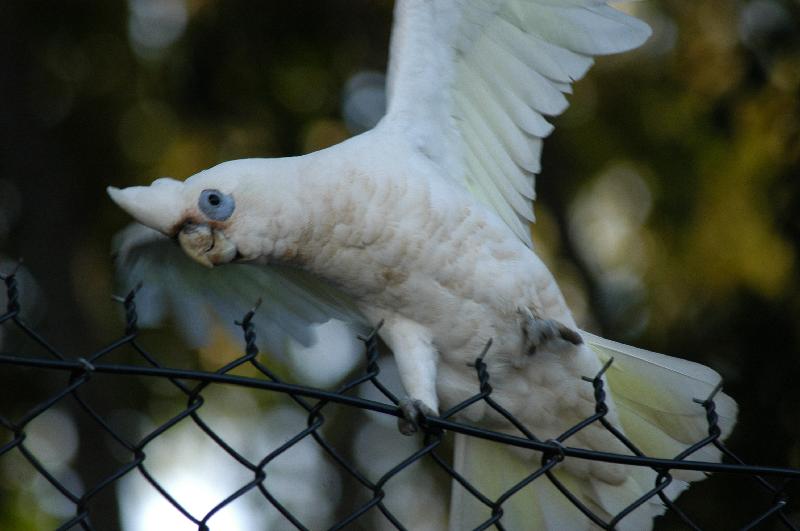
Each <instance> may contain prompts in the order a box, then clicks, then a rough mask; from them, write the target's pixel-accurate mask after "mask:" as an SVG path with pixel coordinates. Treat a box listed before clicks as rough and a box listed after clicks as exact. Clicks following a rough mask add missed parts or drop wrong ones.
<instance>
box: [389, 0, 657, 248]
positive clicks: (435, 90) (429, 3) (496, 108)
mask: <svg viewBox="0 0 800 531" xmlns="http://www.w3.org/2000/svg"><path fill="white" fill-rule="evenodd" d="M394 24H395V26H394V30H393V34H392V46H391V57H390V64H389V80H388V87H387V90H388V97H389V104H388V112H387V116H386V118H385V119H384V124H383V125H384V126H390V127H391V126H395V127H396V128H397V129H398V130H399V131H402V132H403V134H406V135H408V137H409V139H410V140H411V142H412V143H413V144H414V145H415V146H417V148H418V149H419V150H421V151H423V152H424V153H425V155H426V156H427V157H429V158H430V159H432V160H434V161H435V162H437V163H438V164H439V165H440V166H441V167H442V168H443V169H444V171H445V172H446V173H447V174H449V175H450V176H451V177H453V178H454V179H456V180H458V181H460V182H461V183H462V184H463V185H464V186H466V187H467V188H468V189H469V190H470V192H472V193H473V194H474V195H475V196H477V197H478V198H479V199H480V200H481V201H483V202H484V203H485V204H487V205H488V206H490V207H491V208H493V209H494V210H495V211H496V212H497V213H498V214H499V215H500V217H501V218H502V219H503V220H504V221H505V222H506V223H507V224H508V226H509V227H511V229H512V230H513V231H514V232H515V233H516V234H517V235H518V236H519V237H520V238H521V239H522V240H523V241H525V242H526V243H527V244H528V245H530V233H529V222H530V221H533V219H534V217H533V205H532V201H531V200H532V199H533V198H534V197H535V192H534V176H535V175H536V174H537V173H539V170H540V166H539V158H540V153H541V149H542V139H543V138H545V137H546V136H547V135H549V134H550V132H551V131H552V130H553V126H552V125H551V124H550V123H549V122H548V121H547V120H546V119H545V116H555V115H558V114H560V113H562V112H563V111H564V110H565V109H566V108H567V106H568V102H567V99H566V97H565V96H564V94H568V93H570V91H571V83H572V82H573V81H575V80H577V79H580V78H581V77H582V76H583V75H584V74H585V73H586V71H587V70H588V69H589V67H590V66H591V65H592V62H593V59H592V57H593V56H595V55H602V54H611V53H616V52H622V51H625V50H630V49H632V48H635V47H637V46H639V45H640V44H642V43H643V42H644V41H645V40H646V39H647V38H648V36H649V35H650V28H649V27H648V26H647V24H645V23H644V22H641V21H640V20H638V19H635V18H633V17H630V16H628V15H626V14H624V13H622V12H620V11H617V10H616V9H614V8H612V7H610V6H608V5H607V2H606V1H605V0H398V1H397V4H396V6H395V23H394Z"/></svg>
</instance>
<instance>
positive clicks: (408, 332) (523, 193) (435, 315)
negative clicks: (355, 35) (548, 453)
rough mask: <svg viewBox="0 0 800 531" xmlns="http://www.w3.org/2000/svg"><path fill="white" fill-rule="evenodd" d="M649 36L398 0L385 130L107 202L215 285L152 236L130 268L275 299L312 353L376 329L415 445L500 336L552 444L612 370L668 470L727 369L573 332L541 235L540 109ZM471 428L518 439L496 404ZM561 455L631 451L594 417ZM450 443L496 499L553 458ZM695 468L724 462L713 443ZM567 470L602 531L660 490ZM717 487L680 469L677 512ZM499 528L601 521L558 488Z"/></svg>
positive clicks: (551, 15)
mask: <svg viewBox="0 0 800 531" xmlns="http://www.w3.org/2000/svg"><path fill="white" fill-rule="evenodd" d="M649 34H650V30H649V28H648V26H647V25H646V24H644V23H643V22H641V21H639V20H637V19H635V18H633V17H631V16H629V15H627V14H624V13H622V12H620V11H617V10H616V9H614V8H612V7H611V6H609V5H607V2H606V1H605V0H398V1H397V3H396V6H395V23H394V30H393V34H392V41H391V57H390V62H389V72H388V78H387V79H388V81H387V85H388V86H387V95H388V108H387V113H386V115H385V117H384V118H383V119H382V120H381V121H380V122H379V123H378V125H377V126H376V127H375V128H373V129H372V130H370V131H368V132H366V133H363V134H361V135H359V136H356V137H353V138H351V139H349V140H347V141H345V142H342V143H341V144H338V145H336V146H333V147H330V148H327V149H324V150H322V151H318V152H315V153H311V154H308V155H304V156H300V157H291V158H280V159H247V160H235V161H230V162H225V163H223V164H220V165H218V166H215V167H213V168H210V169H208V170H205V171H202V172H200V173H198V174H196V175H194V176H192V177H190V178H188V179H187V180H186V181H184V182H180V181H177V180H173V179H158V180H156V181H155V182H153V183H152V184H151V185H150V186H146V187H131V188H126V189H116V188H109V194H110V195H111V197H112V199H113V200H114V201H115V202H116V203H117V204H118V205H119V206H120V207H122V208H123V209H125V210H126V211H127V212H129V213H130V214H131V215H132V216H133V217H134V218H136V219H137V220H138V221H139V222H140V223H142V224H144V225H146V226H147V227H150V228H151V229H153V230H154V231H158V232H160V233H162V234H164V235H166V236H167V237H169V238H174V239H176V240H177V241H178V242H179V243H180V246H181V247H182V248H183V250H184V251H185V252H186V254H187V255H188V256H190V257H191V258H193V259H194V260H195V261H197V262H199V263H200V264H203V265H205V266H208V267H209V268H214V269H213V270H212V271H210V273H214V275H212V274H207V275H203V274H201V273H200V272H199V270H200V269H202V268H199V267H198V268H196V270H192V271H189V270H188V268H184V267H182V266H181V267H178V266H175V265H174V262H173V261H171V259H170V258H169V256H170V255H169V253H162V252H158V253H150V254H148V253H147V252H146V251H141V252H139V251H140V248H144V247H146V246H144V245H137V241H138V242H139V243H140V242H142V241H146V240H149V239H150V236H149V235H147V234H144V233H141V232H140V233H139V234H134V235H133V236H130V238H131V239H132V242H133V243H131V242H127V243H126V242H123V243H122V246H123V247H125V248H126V252H125V262H126V263H127V264H129V265H128V266H125V267H128V268H129V272H131V273H132V274H135V273H136V271H139V272H142V271H158V270H159V269H158V268H161V269H160V270H163V271H168V273H169V274H168V275H166V277H165V278H166V280H165V282H170V283H173V284H180V285H182V286H185V287H186V288H187V289H190V290H191V289H194V290H195V291H194V292H193V293H194V294H195V295H196V297H198V298H202V297H205V298H206V299H207V300H210V301H211V303H212V304H216V305H219V306H226V307H228V308H231V307H237V308H239V311H241V309H245V308H247V307H248V305H250V304H252V302H253V301H254V300H255V299H257V298H259V297H262V298H263V299H264V307H263V309H262V310H261V313H263V314H264V315H266V317H267V318H269V319H271V320H272V321H271V323H272V324H271V325H269V326H271V327H272V330H273V331H274V330H282V331H284V332H286V333H287V334H289V335H291V336H294V337H299V338H301V339H302V337H303V334H304V333H305V332H304V330H306V328H304V326H306V325H307V324H308V323H312V322H321V321H325V320H326V319H328V318H329V317H330V316H334V317H336V318H338V319H343V320H348V319H350V320H355V321H358V320H360V321H361V322H363V323H365V324H367V325H368V326H375V325H377V323H379V322H382V323H383V326H382V328H380V336H381V338H382V339H383V340H384V341H385V343H386V344H387V345H388V346H389V347H390V348H391V350H392V352H393V353H394V357H395V360H396V363H397V366H398V370H399V375H400V379H401V382H402V385H403V387H404V389H405V393H406V395H407V399H406V400H404V401H403V403H402V406H403V411H404V413H405V420H404V421H402V422H401V429H402V430H403V431H405V432H412V431H413V430H414V429H415V428H416V424H415V422H416V421H417V420H418V419H419V415H420V414H424V415H436V414H437V413H438V412H441V411H444V410H445V409H447V408H449V407H451V406H453V405H455V404H457V403H459V402H461V401H463V400H465V399H467V398H468V397H471V396H473V395H475V394H476V393H477V392H478V381H477V378H476V375H475V369H474V368H473V367H471V366H470V364H471V363H472V362H474V361H475V360H476V358H477V357H478V356H479V355H480V354H481V352H482V351H483V349H484V347H485V346H486V345H487V342H488V341H489V340H492V344H491V348H490V349H489V351H488V352H487V353H486V355H485V359H484V361H485V363H486V365H487V367H488V372H489V374H490V378H491V384H492V386H493V388H494V392H493V394H492V397H493V398H494V400H496V401H497V402H498V403H499V404H500V405H502V406H503V407H504V408H505V409H507V410H508V411H509V412H510V413H511V414H512V415H513V416H514V417H516V418H517V419H518V420H519V421H520V422H521V423H522V424H524V425H525V426H526V427H527V429H529V430H530V431H531V432H532V433H534V434H535V435H536V437H538V438H539V439H540V440H547V439H551V438H557V437H558V436H559V435H560V434H562V433H564V432H565V431H566V430H567V429H569V428H570V427H572V426H574V425H575V424H577V423H578V422H579V421H581V420H583V419H586V418H587V417H590V416H591V415H592V414H593V413H594V411H595V401H594V399H593V388H592V386H591V385H590V384H587V383H586V382H585V381H584V380H583V379H582V377H584V376H594V375H595V374H597V373H598V371H600V369H601V367H602V366H603V364H604V362H606V361H607V360H608V359H609V358H612V357H613V359H614V362H613V364H612V365H611V367H610V369H609V370H608V372H607V373H606V374H605V376H604V380H605V384H606V386H607V390H608V393H609V396H608V399H607V401H608V406H609V412H608V415H607V417H606V418H607V420H608V421H609V422H610V423H611V424H612V425H613V426H615V427H616V429H618V430H619V431H620V432H622V433H624V434H625V435H626V436H627V437H628V438H629V439H630V440H631V441H632V442H633V443H634V444H635V445H636V447H637V448H638V449H640V450H641V451H642V452H644V453H645V454H646V455H650V456H655V457H665V458H669V457H674V456H676V455H678V454H679V453H680V452H682V451H683V450H685V449H686V448H687V447H688V446H689V445H691V444H692V443H694V442H696V441H698V440H700V439H702V438H703V437H704V436H706V435H707V430H708V425H707V423H706V419H705V411H704V409H703V408H702V407H700V406H699V405H698V404H697V403H696V402H695V401H694V399H696V398H705V397H707V396H709V394H710V393H711V392H712V390H713V389H714V388H715V387H716V386H717V385H718V383H719V381H720V377H719V375H718V374H717V373H716V372H714V371H713V370H711V369H709V368H707V367H704V366H702V365H698V364H696V363H692V362H689V361H684V360H680V359H676V358H671V357H668V356H664V355H661V354H655V353H651V352H646V351H643V350H639V349H635V348H632V347H628V346H625V345H621V344H618V343H614V342H611V341H608V340H605V339H602V338H599V337H596V336H593V335H591V334H589V333H586V332H583V331H581V330H579V329H578V328H577V326H576V323H575V320H574V319H573V316H572V314H571V313H570V310H569V308H568V307H567V305H566V304H565V302H564V298H563V296H562V294H561V291H560V290H559V287H558V286H557V285H556V282H555V281H554V279H553V276H552V275H551V273H550V272H549V271H548V269H547V267H546V266H545V265H544V263H542V261H541V260H540V259H539V257H538V256H537V255H536V253H535V252H534V249H533V246H532V243H531V239H530V233H529V223H530V222H531V221H532V220H533V211H532V199H533V198H534V176H535V175H536V174H537V173H538V172H539V169H540V166H539V155H540V151H541V146H542V139H543V138H544V137H546V136H547V135H548V134H550V132H551V131H552V129H553V126H552V125H551V124H550V123H548V122H547V121H546V119H545V116H554V115H558V114H559V113H561V112H562V111H564V109H565V108H566V107H567V99H566V97H565V94H568V93H569V92H570V90H571V83H572V82H573V81H575V80H576V79H579V78H580V77H582V76H583V75H584V74H585V73H586V71H587V70H588V68H589V67H590V65H591V64H592V61H593V59H592V57H593V56H595V55H602V54H610V53H616V52H622V51H625V50H629V49H632V48H635V47H637V46H639V45H640V44H642V43H643V42H644V41H645V40H646V39H647V38H648V36H649ZM137 253H138V254H137ZM131 264H132V265H131ZM137 264H138V265H137ZM142 264H145V265H142ZM228 264H236V265H228ZM217 266H219V267H217ZM137 268H138V269H137ZM154 268H155V269H154ZM182 313H183V314H184V316H186V315H189V316H190V315H191V312H190V310H188V309H183V310H182ZM306 339H308V338H306ZM715 401H716V407H717V409H716V411H717V413H718V414H719V417H720V428H721V430H722V437H726V436H727V435H728V434H729V433H730V431H731V429H732V427H733V424H734V420H735V416H736V405H735V403H734V401H733V400H732V399H731V398H730V397H728V396H726V395H724V394H721V393H720V394H718V395H717V396H716V399H715ZM461 419H462V420H466V421H469V422H473V423H476V424H479V425H481V426H484V427H488V428H491V429H495V430H502V431H506V432H508V433H513V434H518V432H517V431H516V429H515V428H514V427H513V426H511V425H510V424H509V423H508V422H507V421H506V420H505V419H504V418H503V417H501V416H500V415H499V414H497V413H496V412H495V411H494V410H493V409H492V408H490V407H488V406H487V405H486V404H485V403H484V402H477V403H475V404H474V405H472V406H470V407H469V408H468V409H466V410H465V411H464V412H463V413H462V414H461ZM560 441H561V442H562V443H563V444H565V445H569V446H574V447H581V448H588V449H593V450H600V451H605V452H616V453H628V454H629V453H630V450H629V449H627V448H626V447H625V446H624V445H623V443H621V442H620V441H619V440H618V439H617V438H615V437H614V436H612V435H611V433H610V432H609V431H608V430H606V429H605V428H603V427H602V426H600V425H599V424H598V423H594V424H592V425H590V426H588V427H586V428H584V429H582V430H580V431H578V432H577V433H574V434H573V435H571V436H569V437H567V438H562V440H560ZM455 448H456V455H455V456H454V462H455V465H456V467H457V469H458V470H459V471H460V473H461V474H462V475H463V476H464V477H465V478H466V479H467V480H469V481H470V482H471V483H472V484H473V485H474V486H475V487H476V488H477V489H478V490H480V491H481V492H482V493H483V494H484V495H485V496H486V497H487V498H489V499H497V498H499V497H500V496H501V495H502V494H503V493H504V492H505V491H506V490H507V489H509V488H510V487H512V486H513V485H514V484H515V483H516V482H517V481H519V480H520V479H522V478H524V477H525V476H526V475H527V474H529V473H530V472H531V471H533V470H535V469H536V468H537V467H538V466H539V465H540V459H541V456H540V455H539V454H537V453H535V452H532V451H531V452H526V451H523V450H520V449H513V448H509V447H505V446H502V445H497V444H494V443H489V442H486V441H483V440H481V439H477V438H471V437H470V438H468V437H464V436H457V437H456V444H455ZM691 457H692V458H693V459H698V460H708V461H715V460H719V458H720V456H719V452H718V451H717V450H716V449H715V448H713V447H704V448H702V449H700V450H698V451H696V452H695V453H693V454H692V456H691ZM555 476H556V477H557V478H558V479H559V480H560V482H561V483H562V484H563V485H564V486H565V487H566V488H567V489H568V490H569V491H570V492H572V493H573V495H574V496H575V497H576V498H577V499H578V500H580V501H581V502H582V503H583V504H584V505H585V506H586V507H587V508H589V509H590V510H591V511H592V512H593V513H594V514H596V515H597V516H598V517H599V518H601V519H602V520H604V521H605V522H608V521H610V520H612V519H613V518H614V516H615V515H617V514H619V513H620V512H621V511H622V510H623V509H625V508H626V507H627V506H628V505H629V504H632V503H633V502H635V501H636V500H637V499H638V498H639V497H640V496H642V495H643V494H644V493H646V492H648V491H649V490H651V489H652V488H653V486H654V484H655V482H656V477H657V473H656V472H655V471H654V470H651V469H648V468H641V467H631V466H623V465H618V464H613V463H604V462H590V461H583V460H579V459H566V460H564V461H563V462H562V463H560V464H559V465H558V466H557V467H556V468H555ZM702 477H703V474H701V473H697V472H681V471H675V472H673V481H672V482H671V483H670V484H669V485H668V486H667V487H666V489H665V490H664V494H665V495H666V497H667V498H670V499H672V498H675V497H676V496H677V495H678V494H679V493H680V492H681V491H682V490H683V489H685V488H686V486H687V485H688V482H690V481H693V480H697V479H702ZM451 500H452V501H451V513H450V514H451V516H450V528H451V529H453V530H461V529H469V528H474V527H477V526H479V525H480V524H481V523H482V522H484V521H486V520H487V519H488V518H489V517H490V509H489V508H488V507H487V506H486V505H485V504H484V503H482V502H481V501H479V500H478V498H476V497H475V496H473V495H472V494H471V493H469V492H468V491H466V490H465V489H464V488H463V487H461V486H460V485H454V488H453V493H452V496H451ZM663 511H664V505H663V504H662V502H661V500H660V499H659V497H652V498H650V499H649V500H648V501H646V502H644V503H642V504H641V505H639V506H638V507H637V508H636V509H635V510H633V511H632V512H630V513H629V514H627V515H626V516H625V517H624V518H622V520H621V521H619V522H618V523H617V525H616V528H617V529H631V530H642V529H650V528H651V526H652V522H653V517H654V516H656V515H659V514H661V513H663ZM500 522H501V524H503V526H504V528H505V529H509V530H530V529H559V530H561V529H569V530H581V529H592V528H595V527H596V523H594V522H592V521H591V520H590V519H589V518H588V517H587V516H586V515H585V514H584V513H582V512H581V511H579V510H578V509H577V508H575V506H574V505H573V504H572V503H571V502H570V501H569V500H568V499H567V497H565V496H564V495H563V494H561V492H559V491H558V490H557V489H556V488H555V487H554V486H553V484H552V483H551V482H550V481H549V480H548V479H546V478H539V479H538V480H536V481H533V482H532V483H530V484H529V485H527V486H526V487H525V488H523V489H521V490H519V491H518V492H517V493H516V494H515V495H513V496H512V497H510V498H509V499H508V500H506V501H505V502H504V504H503V516H502V519H501V521H500Z"/></svg>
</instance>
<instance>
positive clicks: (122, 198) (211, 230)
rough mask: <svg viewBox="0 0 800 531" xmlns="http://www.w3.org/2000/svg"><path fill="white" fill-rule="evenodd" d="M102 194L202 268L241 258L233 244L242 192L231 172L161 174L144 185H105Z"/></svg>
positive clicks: (239, 216)
mask: <svg viewBox="0 0 800 531" xmlns="http://www.w3.org/2000/svg"><path fill="white" fill-rule="evenodd" d="M108 194H109V195H110V196H111V199H113V200H114V202H115V203H117V205H119V206H120V207H121V208H122V209H123V210H125V211H126V212H128V213H129V214H130V215H131V216H133V217H134V218H135V219H136V220H137V221H139V222H140V223H142V224H143V225H146V226H148V227H150V228H153V229H155V230H157V231H159V232H161V233H163V234H165V235H166V236H169V237H170V238H175V239H177V241H178V242H179V243H180V245H181V247H182V248H183V250H184V251H185V252H186V254H187V255H189V256H190V257H191V258H192V259H194V260H195V261H197V262H199V263H200V264H202V265H204V266H206V267H213V266H215V265H220V264H225V263H228V262H231V261H233V260H237V259H241V258H245V257H244V256H243V255H242V254H241V253H240V252H239V249H238V246H237V244H236V236H237V230H236V228H237V225H238V221H239V219H240V218H241V217H242V216H241V215H240V213H239V210H241V209H240V208H238V209H237V201H238V200H239V199H240V196H242V195H243V194H242V193H241V186H240V179H239V178H238V175H237V174H236V173H234V172H230V171H225V169H224V168H223V169H222V170H220V169H217V168H212V169H210V170H206V171H204V172H200V173H198V174H197V175H194V176H192V177H190V178H189V179H187V180H186V181H183V182H181V181H177V180H175V179H169V178H162V179H157V180H155V181H154V182H153V183H152V184H150V185H149V186H132V187H129V188H124V189H119V188H114V187H109V188H108ZM239 202H242V203H244V202H246V201H239Z"/></svg>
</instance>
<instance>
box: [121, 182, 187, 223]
mask: <svg viewBox="0 0 800 531" xmlns="http://www.w3.org/2000/svg"><path fill="white" fill-rule="evenodd" d="M182 189H183V183H182V182H180V181H176V180H174V179H157V180H156V181H153V184H151V185H150V186H131V187H129V188H123V189H119V188H114V187H113V186H109V187H108V188H107V189H106V191H107V192H108V195H109V196H111V199H112V200H113V201H114V202H115V203H116V204H117V205H119V206H120V207H121V208H122V209H123V210H124V211H126V212H127V213H128V214H130V215H131V216H133V217H134V218H136V221H138V222H139V223H141V224H142V225H147V226H148V227H150V228H152V229H155V230H157V231H159V232H161V233H163V234H166V235H167V236H170V237H172V236H175V231H176V230H177V229H178V228H180V227H179V224H180V223H181V221H182V216H183V210H184V208H183V198H182V194H181V192H182Z"/></svg>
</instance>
